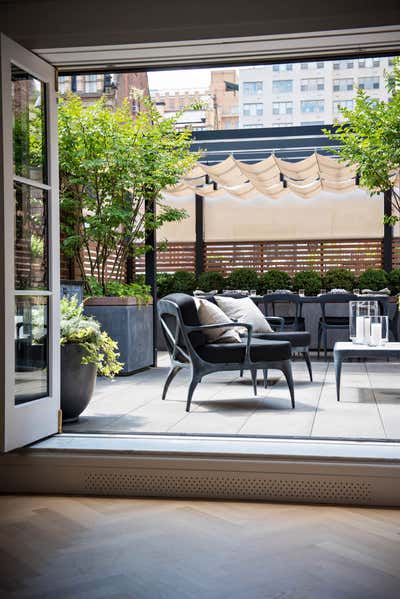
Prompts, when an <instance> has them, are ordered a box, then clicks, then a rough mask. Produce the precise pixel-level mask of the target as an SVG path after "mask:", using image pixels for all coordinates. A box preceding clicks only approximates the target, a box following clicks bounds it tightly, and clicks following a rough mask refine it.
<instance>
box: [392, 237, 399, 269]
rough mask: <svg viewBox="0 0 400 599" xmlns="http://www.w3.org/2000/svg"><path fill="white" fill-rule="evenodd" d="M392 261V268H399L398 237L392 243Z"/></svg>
mask: <svg viewBox="0 0 400 599" xmlns="http://www.w3.org/2000/svg"><path fill="white" fill-rule="evenodd" d="M392 261H393V262H392V267H393V268H400V237H395V238H394V239H393V241H392Z"/></svg>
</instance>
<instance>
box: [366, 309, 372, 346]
mask: <svg viewBox="0 0 400 599" xmlns="http://www.w3.org/2000/svg"><path fill="white" fill-rule="evenodd" d="M370 341H371V319H370V318H369V316H366V317H365V318H364V343H367V344H368V343H369V342H370Z"/></svg>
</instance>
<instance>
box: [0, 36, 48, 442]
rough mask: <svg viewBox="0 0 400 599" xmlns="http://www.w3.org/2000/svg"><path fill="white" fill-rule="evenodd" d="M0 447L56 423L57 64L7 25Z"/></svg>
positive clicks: (0, 212) (0, 178) (0, 194)
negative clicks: (40, 55) (10, 34)
mask: <svg viewBox="0 0 400 599" xmlns="http://www.w3.org/2000/svg"><path fill="white" fill-rule="evenodd" d="M0 43H1V46H0V58H1V80H0V117H1V118H0V143H1V149H0V190H1V191H0V425H1V430H0V447H1V450H2V451H10V450H11V449H15V448H17V447H22V446H23V445H27V444H28V443H32V442H33V441H36V440H38V439H41V438H43V437H47V436H49V435H51V434H53V433H56V432H57V428H58V411H59V404H60V366H59V243H58V238H59V225H58V155H57V104H56V92H55V76H56V73H55V69H54V68H53V67H52V66H51V65H50V64H48V63H47V62H45V61H44V60H42V59H40V58H38V57H37V56H36V55H35V54H33V53H32V52H29V51H27V50H26V49H25V48H23V47H21V46H20V45H19V44H17V43H15V42H14V41H12V40H10V39H9V38H7V37H6V36H4V35H2V34H0Z"/></svg>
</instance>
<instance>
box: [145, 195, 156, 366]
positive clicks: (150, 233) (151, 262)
mask: <svg viewBox="0 0 400 599" xmlns="http://www.w3.org/2000/svg"><path fill="white" fill-rule="evenodd" d="M145 211H146V214H149V215H150V216H151V220H153V218H154V217H155V215H156V203H155V201H153V200H146V201H145ZM156 243H157V237H156V231H155V229H154V227H147V228H146V231H145V244H146V245H147V246H151V249H150V250H149V251H148V252H146V254H145V273H146V274H145V281H146V285H149V286H150V292H151V295H152V298H153V366H157V246H156Z"/></svg>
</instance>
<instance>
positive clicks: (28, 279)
mask: <svg viewBox="0 0 400 599" xmlns="http://www.w3.org/2000/svg"><path fill="white" fill-rule="evenodd" d="M14 196H15V289H17V290H19V289H48V274H47V272H48V269H47V263H48V259H47V258H48V247H47V245H48V244H47V191H43V190H42V189H37V188H36V187H31V186H30V185H25V184H24V183H15V184H14Z"/></svg>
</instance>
